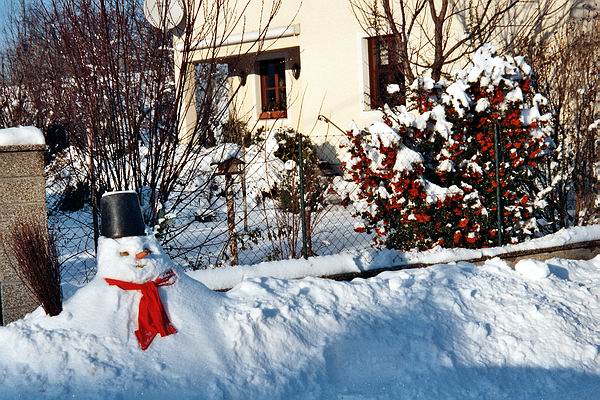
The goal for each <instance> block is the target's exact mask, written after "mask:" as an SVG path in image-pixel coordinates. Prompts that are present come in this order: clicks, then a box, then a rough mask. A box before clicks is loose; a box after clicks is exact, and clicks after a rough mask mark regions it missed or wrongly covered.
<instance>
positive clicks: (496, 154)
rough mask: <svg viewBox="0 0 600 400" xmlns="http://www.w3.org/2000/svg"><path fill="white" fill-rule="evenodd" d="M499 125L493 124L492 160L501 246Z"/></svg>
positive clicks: (500, 244) (499, 242)
mask: <svg viewBox="0 0 600 400" xmlns="http://www.w3.org/2000/svg"><path fill="white" fill-rule="evenodd" d="M499 150H500V126H498V124H497V123H496V124H494V161H495V164H496V216H497V219H498V220H497V224H498V235H497V236H498V246H502V229H503V227H502V198H501V196H500V191H501V188H500V151H499Z"/></svg>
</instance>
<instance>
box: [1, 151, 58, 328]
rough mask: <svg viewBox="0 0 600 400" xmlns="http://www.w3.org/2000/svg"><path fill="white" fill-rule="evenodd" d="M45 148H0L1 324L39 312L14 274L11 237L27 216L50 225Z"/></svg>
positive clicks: (35, 303) (34, 302)
mask: <svg viewBox="0 0 600 400" xmlns="http://www.w3.org/2000/svg"><path fill="white" fill-rule="evenodd" d="M44 149H45V146H44V145H19V146H0V317H1V318H0V324H4V325H6V324H8V323H9V322H12V321H15V320H17V319H19V318H21V317H22V316H24V315H25V314H27V313H29V312H31V311H33V310H34V309H35V308H37V306H38V304H37V302H36V301H35V300H34V299H33V298H32V297H31V295H30V294H29V292H28V291H27V289H26V288H25V286H24V285H23V284H22V283H21V281H20V280H19V278H18V277H17V275H16V274H15V272H14V269H13V265H14V259H13V257H12V255H11V254H10V249H9V247H8V245H7V243H6V240H7V236H6V235H7V233H8V231H9V229H10V227H11V226H12V224H13V223H14V221H17V220H19V219H20V218H22V217H23V216H28V217H34V218H40V219H41V220H42V221H46V220H47V219H46V195H45V181H44Z"/></svg>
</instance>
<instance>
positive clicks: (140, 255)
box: [135, 249, 150, 260]
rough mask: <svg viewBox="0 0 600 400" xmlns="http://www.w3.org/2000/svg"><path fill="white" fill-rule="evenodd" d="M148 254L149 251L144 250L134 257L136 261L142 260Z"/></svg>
mask: <svg viewBox="0 0 600 400" xmlns="http://www.w3.org/2000/svg"><path fill="white" fill-rule="evenodd" d="M149 254H150V250H148V249H144V251H140V252H139V253H137V254H136V255H135V259H136V260H141V259H142V258H146V257H147V256H148V255H149Z"/></svg>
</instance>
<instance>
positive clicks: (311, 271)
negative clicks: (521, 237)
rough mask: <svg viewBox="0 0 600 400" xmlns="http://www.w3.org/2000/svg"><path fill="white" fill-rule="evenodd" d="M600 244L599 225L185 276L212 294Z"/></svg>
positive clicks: (357, 251)
mask: <svg viewBox="0 0 600 400" xmlns="http://www.w3.org/2000/svg"><path fill="white" fill-rule="evenodd" d="M591 240H600V225H589V226H577V227H573V228H569V229H562V230H560V231H558V232H556V233H554V234H551V235H547V236H544V237H541V238H538V239H533V240H530V241H527V242H523V243H518V244H510V245H506V246H502V247H490V248H485V249H461V248H455V249H444V248H442V247H436V248H434V249H431V250H427V251H410V252H403V251H399V250H379V251H374V250H362V251H361V250H356V251H346V252H344V253H342V254H337V255H332V256H322V257H311V258H309V259H308V260H286V261H279V262H263V263H259V264H255V265H241V266H237V267H230V266H229V267H222V268H213V269H205V270H199V271H191V272H190V273H189V274H190V276H192V277H193V278H194V279H197V280H199V281H200V282H202V283H204V284H205V285H206V286H208V287H209V288H211V289H213V290H221V289H229V288H232V287H233V286H235V285H236V284H238V283H240V282H241V281H242V280H244V279H248V278H252V277H265V276H268V277H273V278H285V279H293V278H302V277H307V276H328V275H336V274H345V273H355V272H361V271H368V270H376V269H381V268H389V267H393V266H400V265H407V264H418V263H424V264H438V263H448V262H452V261H464V260H476V259H481V258H483V257H488V258H491V257H498V256H502V255H505V254H508V253H513V252H519V251H527V250H535V249H537V250H539V249H547V248H550V247H557V246H564V245H570V244H576V243H581V242H586V241H591Z"/></svg>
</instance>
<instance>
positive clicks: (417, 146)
mask: <svg viewBox="0 0 600 400" xmlns="http://www.w3.org/2000/svg"><path fill="white" fill-rule="evenodd" d="M410 98H411V102H410V103H411V105H410V107H409V108H408V109H407V108H406V107H404V106H401V107H399V108H397V109H394V110H391V109H386V110H385V112H384V114H385V115H384V121H383V122H378V123H375V124H373V125H371V126H370V127H369V128H367V129H364V130H359V129H353V130H352V131H350V132H348V134H347V135H348V140H347V142H346V143H345V144H344V145H343V147H344V149H345V152H344V154H345V159H344V160H343V163H342V164H343V166H344V168H345V172H346V175H347V176H349V177H351V179H352V181H353V182H354V183H355V185H356V190H354V191H353V192H352V193H351V195H350V199H351V200H352V201H353V204H354V206H355V209H356V210H357V211H356V214H357V215H358V216H359V217H360V218H361V220H362V221H363V222H362V224H359V225H358V226H357V227H356V230H357V231H367V232H375V234H376V239H375V241H376V242H377V243H378V244H382V245H386V246H387V247H390V248H398V249H412V248H419V249H427V248H431V247H434V246H436V245H440V246H444V247H467V248H476V247H486V246H492V245H496V244H497V235H498V228H497V227H498V225H497V208H496V207H497V204H496V203H497V201H496V168H495V143H494V134H495V129H498V131H499V133H500V141H499V147H500V148H499V158H500V163H499V177H500V189H501V191H500V192H501V200H502V201H501V211H502V216H501V219H502V227H503V228H502V230H503V232H502V234H503V235H502V236H503V237H504V242H510V243H514V242H518V241H521V240H523V239H525V238H527V237H529V236H531V235H533V234H534V233H535V232H536V229H537V227H536V218H535V213H536V210H538V209H540V208H543V207H544V203H543V202H542V201H536V199H537V198H538V193H540V192H541V191H542V190H543V188H542V187H541V186H540V183H539V180H538V177H539V176H540V173H541V167H542V166H543V165H545V164H546V163H547V162H548V159H549V158H548V156H549V154H550V152H551V150H552V148H553V143H552V141H551V139H550V136H549V129H550V126H551V124H550V115H549V114H545V113H544V108H545V103H546V100H545V99H544V98H543V97H542V96H541V95H539V94H537V93H536V92H535V90H534V88H533V85H532V74H531V70H530V67H529V66H528V65H527V64H526V63H525V62H524V60H523V59H522V58H520V57H508V56H507V57H502V56H497V55H496V54H495V52H494V49H493V48H492V47H491V46H490V45H486V46H484V47H482V48H481V49H479V50H478V51H477V52H476V53H475V55H474V58H473V62H472V65H471V66H470V67H468V68H467V69H465V70H462V71H460V72H458V73H456V75H455V78H454V79H453V81H442V82H433V81H431V80H430V79H427V78H420V79H418V80H417V81H416V82H415V83H414V84H413V85H412V86H411V95H410Z"/></svg>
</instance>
